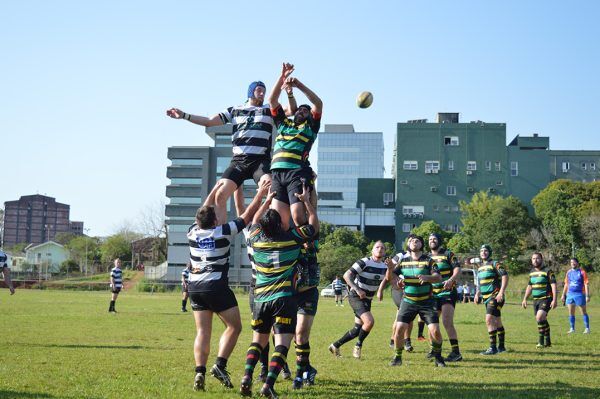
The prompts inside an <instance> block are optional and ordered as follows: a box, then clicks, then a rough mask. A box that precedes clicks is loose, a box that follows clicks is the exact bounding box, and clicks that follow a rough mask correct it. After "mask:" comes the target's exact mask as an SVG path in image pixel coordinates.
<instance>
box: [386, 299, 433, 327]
mask: <svg viewBox="0 0 600 399" xmlns="http://www.w3.org/2000/svg"><path fill="white" fill-rule="evenodd" d="M417 315H419V317H421V320H423V321H424V322H425V323H426V324H427V325H429V324H432V323H433V324H437V323H439V322H440V319H439V316H438V313H437V310H436V309H435V301H434V300H433V298H432V299H427V300H425V301H423V302H422V303H419V304H416V303H408V302H406V301H404V300H403V301H402V303H401V304H400V309H398V316H396V321H399V322H402V323H407V324H408V323H411V322H412V321H413V320H414V319H415V318H416V317H417Z"/></svg>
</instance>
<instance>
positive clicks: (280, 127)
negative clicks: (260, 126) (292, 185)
mask: <svg viewBox="0 0 600 399" xmlns="http://www.w3.org/2000/svg"><path fill="white" fill-rule="evenodd" d="M272 114H273V119H274V120H275V124H276V125H277V137H276V138H275V147H274V149H273V158H272V159H271V170H275V169H300V168H304V167H308V166H310V163H309V162H308V156H309V154H310V149H311V148H312V145H313V143H314V142H315V140H316V139H317V133H318V131H319V128H320V116H319V119H316V118H315V117H314V115H313V116H311V117H309V118H308V119H307V120H306V121H305V122H303V123H301V124H300V125H296V124H295V123H294V121H293V120H291V119H288V118H287V117H286V116H285V112H284V111H283V109H282V107H278V108H277V109H276V110H275V111H274V112H272Z"/></svg>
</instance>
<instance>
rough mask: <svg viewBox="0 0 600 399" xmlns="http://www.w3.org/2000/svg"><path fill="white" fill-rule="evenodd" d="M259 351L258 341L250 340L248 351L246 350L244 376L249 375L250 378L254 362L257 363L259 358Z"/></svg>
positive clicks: (254, 365) (260, 348) (260, 350)
mask: <svg viewBox="0 0 600 399" xmlns="http://www.w3.org/2000/svg"><path fill="white" fill-rule="evenodd" d="M261 352H262V347H261V346H260V344H259V343H258V342H252V343H251V344H250V347H249V348H248V352H246V368H245V371H244V376H248V377H250V379H252V374H254V367H256V363H258V359H259V358H260V353H261Z"/></svg>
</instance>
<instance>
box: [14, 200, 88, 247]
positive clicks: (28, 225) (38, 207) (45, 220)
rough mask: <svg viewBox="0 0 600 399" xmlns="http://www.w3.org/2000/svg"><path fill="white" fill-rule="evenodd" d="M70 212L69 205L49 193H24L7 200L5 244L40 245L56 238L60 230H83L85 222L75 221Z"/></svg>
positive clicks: (70, 231)
mask: <svg viewBox="0 0 600 399" xmlns="http://www.w3.org/2000/svg"><path fill="white" fill-rule="evenodd" d="M69 214H70V206H69V205H67V204H62V203H60V202H56V199H55V198H52V197H47V196H45V195H40V194H36V195H24V196H22V197H21V198H19V199H18V200H16V201H6V202H5V203H4V237H2V243H3V246H4V247H10V246H12V245H16V244H21V243H25V244H34V245H37V244H41V243H44V242H47V241H51V240H53V239H54V237H56V235H57V234H59V233H77V234H83V222H71V221H70V220H69ZM79 231H80V233H79Z"/></svg>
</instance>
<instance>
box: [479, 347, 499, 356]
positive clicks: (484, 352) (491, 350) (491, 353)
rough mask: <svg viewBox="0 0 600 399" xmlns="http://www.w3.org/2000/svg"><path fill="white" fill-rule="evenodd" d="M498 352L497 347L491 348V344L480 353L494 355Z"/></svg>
mask: <svg viewBox="0 0 600 399" xmlns="http://www.w3.org/2000/svg"><path fill="white" fill-rule="evenodd" d="M497 353H498V349H496V348H492V347H491V346H490V347H489V348H487V349H486V350H484V351H483V352H481V355H486V356H487V355H496V354H497Z"/></svg>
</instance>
